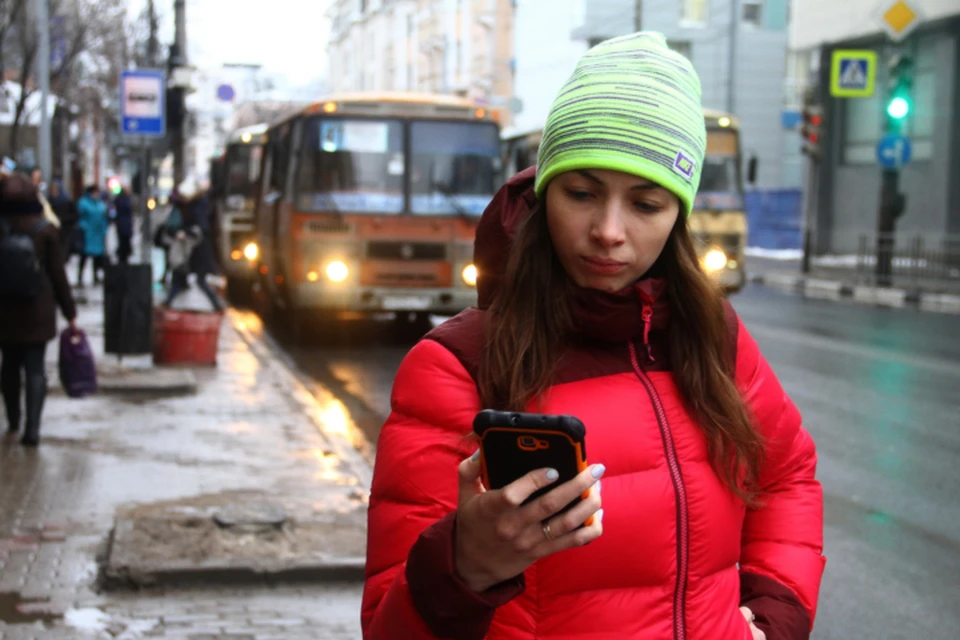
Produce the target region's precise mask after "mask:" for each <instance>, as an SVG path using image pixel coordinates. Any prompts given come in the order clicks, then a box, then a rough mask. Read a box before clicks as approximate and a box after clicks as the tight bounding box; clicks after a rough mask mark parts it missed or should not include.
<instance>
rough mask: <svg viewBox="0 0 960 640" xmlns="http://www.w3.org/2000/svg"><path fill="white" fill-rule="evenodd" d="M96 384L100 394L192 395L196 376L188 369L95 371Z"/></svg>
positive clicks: (195, 388) (194, 389) (195, 385)
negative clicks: (119, 371)
mask: <svg viewBox="0 0 960 640" xmlns="http://www.w3.org/2000/svg"><path fill="white" fill-rule="evenodd" d="M97 386H98V388H99V392H100V393H101V394H108V395H133V394H136V395H148V396H171V395H193V394H195V393H196V392H197V377H196V375H194V373H193V372H192V371H190V370H189V369H153V368H151V369H144V370H128V371H123V372H122V373H116V372H109V373H106V372H104V373H101V372H97Z"/></svg>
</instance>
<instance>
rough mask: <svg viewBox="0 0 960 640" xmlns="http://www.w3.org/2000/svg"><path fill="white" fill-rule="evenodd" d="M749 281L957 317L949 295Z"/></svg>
mask: <svg viewBox="0 0 960 640" xmlns="http://www.w3.org/2000/svg"><path fill="white" fill-rule="evenodd" d="M749 282H751V283H753V284H759V285H761V286H765V287H771V288H773V289H778V290H781V291H786V292H788V293H797V294H800V295H802V296H804V297H805V298H811V299H816V300H846V301H849V302H854V303H857V304H866V305H873V306H878V307H888V308H894V309H915V310H917V311H927V312H931V313H946V314H952V315H960V295H953V294H948V293H930V292H924V291H920V290H908V289H899V288H895V287H889V288H887V287H873V286H866V285H851V284H848V283H845V282H841V281H839V280H823V279H818V278H807V277H805V276H802V275H792V274H786V273H771V274H766V275H754V276H751V277H750V278H749Z"/></svg>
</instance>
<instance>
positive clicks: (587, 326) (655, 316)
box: [570, 278, 670, 343]
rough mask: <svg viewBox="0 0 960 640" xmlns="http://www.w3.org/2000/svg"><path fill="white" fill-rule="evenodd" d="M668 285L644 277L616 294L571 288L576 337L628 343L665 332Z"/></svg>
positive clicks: (668, 307) (668, 313)
mask: <svg viewBox="0 0 960 640" xmlns="http://www.w3.org/2000/svg"><path fill="white" fill-rule="evenodd" d="M666 289H667V287H666V282H664V281H663V280H662V279H661V278H645V279H643V280H639V281H637V282H636V283H634V284H633V285H631V286H629V287H626V288H625V289H621V290H620V291H617V292H615V293H608V292H605V291H599V290H597V289H586V288H583V287H572V288H571V291H570V312H571V315H572V320H573V332H574V335H575V336H576V337H582V338H586V339H588V340H600V341H603V342H626V341H628V340H635V339H637V338H642V339H643V341H644V343H648V342H649V336H650V334H651V332H657V333H659V332H660V331H663V330H665V329H666V327H667V324H668V322H669V319H670V305H669V301H668V300H667V294H666Z"/></svg>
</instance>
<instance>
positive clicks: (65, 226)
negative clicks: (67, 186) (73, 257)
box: [49, 180, 80, 261]
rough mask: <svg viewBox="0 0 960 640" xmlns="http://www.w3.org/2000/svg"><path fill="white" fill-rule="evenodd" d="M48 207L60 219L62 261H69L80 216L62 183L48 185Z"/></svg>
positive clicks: (54, 182)
mask: <svg viewBox="0 0 960 640" xmlns="http://www.w3.org/2000/svg"><path fill="white" fill-rule="evenodd" d="M49 200H50V207H51V208H52V209H53V212H54V213H55V214H56V216H57V218H59V219H60V244H61V248H62V250H63V259H64V261H66V260H69V258H70V254H71V253H72V252H73V247H74V246H75V245H74V243H75V242H76V240H77V233H78V231H77V223H78V222H79V221H80V215H79V214H78V213H77V205H76V204H74V202H73V200H71V199H70V196H68V195H67V194H66V192H65V191H64V189H63V183H61V182H60V181H59V180H54V181H53V182H51V183H50V198H49Z"/></svg>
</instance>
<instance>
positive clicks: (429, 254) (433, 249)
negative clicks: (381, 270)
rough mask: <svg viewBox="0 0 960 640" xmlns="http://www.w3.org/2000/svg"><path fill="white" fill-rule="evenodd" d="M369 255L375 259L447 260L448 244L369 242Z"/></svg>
mask: <svg viewBox="0 0 960 640" xmlns="http://www.w3.org/2000/svg"><path fill="white" fill-rule="evenodd" d="M367 257H368V258H370V259H373V260H446V259H447V245H445V244H439V243H435V242H369V243H367Z"/></svg>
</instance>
